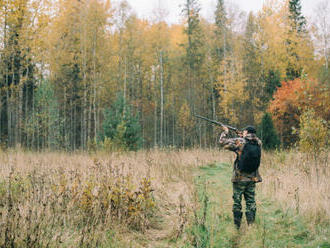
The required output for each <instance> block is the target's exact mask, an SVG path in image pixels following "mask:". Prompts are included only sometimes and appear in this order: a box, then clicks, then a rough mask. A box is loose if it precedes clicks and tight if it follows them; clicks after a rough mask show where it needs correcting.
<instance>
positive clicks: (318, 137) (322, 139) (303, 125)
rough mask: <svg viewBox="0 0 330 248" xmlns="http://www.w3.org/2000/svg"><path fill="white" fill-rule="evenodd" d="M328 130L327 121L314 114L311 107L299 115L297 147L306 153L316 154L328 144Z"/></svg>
mask: <svg viewBox="0 0 330 248" xmlns="http://www.w3.org/2000/svg"><path fill="white" fill-rule="evenodd" d="M328 138H329V131H328V129H327V123H326V121H325V120H323V119H322V118H320V117H318V116H317V115H316V114H315V111H314V110H313V109H309V110H307V111H305V112H304V113H303V114H302V115H301V116H300V129H299V148H300V150H301V151H303V152H306V153H313V155H314V156H317V155H318V154H319V153H320V152H321V151H322V149H324V148H326V147H327V146H328Z"/></svg>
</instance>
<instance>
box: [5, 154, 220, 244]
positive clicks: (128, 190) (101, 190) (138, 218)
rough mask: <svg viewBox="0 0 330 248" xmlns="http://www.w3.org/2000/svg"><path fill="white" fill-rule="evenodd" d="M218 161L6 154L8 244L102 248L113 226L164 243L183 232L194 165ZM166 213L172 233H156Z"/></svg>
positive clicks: (178, 157) (179, 156)
mask: <svg viewBox="0 0 330 248" xmlns="http://www.w3.org/2000/svg"><path fill="white" fill-rule="evenodd" d="M218 158H219V152H217V151H211V150H210V151H205V150H194V151H156V150H153V151H145V152H144V151H141V152H137V153H123V154H121V153H111V154H104V153H99V154H94V155H87V154H82V153H74V154H65V153H55V152H54V153H41V154H37V153H33V152H20V151H11V152H2V153H1V154H0V162H1V164H2V166H1V169H0V170H1V178H0V233H1V234H0V246H1V247H58V246H61V247H78V246H79V247H96V246H99V245H101V244H102V243H104V242H106V239H108V238H109V237H108V236H109V233H112V232H110V230H113V229H117V230H118V229H120V232H121V233H123V232H124V233H128V232H130V230H137V231H139V232H140V233H145V235H147V236H148V234H150V235H151V236H152V238H153V239H155V240H157V237H158V238H164V237H166V236H168V235H171V233H173V230H175V229H182V224H183V223H181V222H182V221H181V222H180V221H179V220H180V215H182V213H183V212H184V208H185V206H187V205H188V202H189V201H190V200H189V197H190V195H191V192H192V190H193V189H192V187H193V183H192V174H191V168H192V167H197V166H199V165H204V164H208V163H214V162H215V161H216V160H218ZM166 210H168V211H167V214H164V215H163V216H161V217H164V219H165V220H166V217H168V218H167V219H168V220H167V222H168V223H166V224H167V225H166V226H168V228H167V230H163V231H160V232H157V231H156V232H151V231H150V230H153V225H155V223H154V218H155V216H157V215H159V212H161V213H163V212H166ZM169 216H172V217H171V218H170V217H169ZM182 218H183V217H182V216H181V219H182ZM183 219H184V218H183ZM175 220H176V221H175ZM164 231H165V233H164ZM148 232H149V233H148ZM128 237H129V236H127V235H126V237H125V238H126V239H127V238H128ZM142 246H143V245H142Z"/></svg>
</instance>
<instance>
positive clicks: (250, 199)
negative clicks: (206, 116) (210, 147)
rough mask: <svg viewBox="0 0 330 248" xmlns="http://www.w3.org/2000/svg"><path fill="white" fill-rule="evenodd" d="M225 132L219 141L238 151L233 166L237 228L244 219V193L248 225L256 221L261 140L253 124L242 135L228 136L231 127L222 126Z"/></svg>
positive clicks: (234, 207)
mask: <svg viewBox="0 0 330 248" xmlns="http://www.w3.org/2000/svg"><path fill="white" fill-rule="evenodd" d="M222 127H223V129H224V132H222V133H221V135H220V138H219V143H220V144H221V145H223V146H224V148H225V149H227V150H230V151H233V152H235V153H236V159H235V162H234V166H233V176H232V180H231V181H232V183H233V200H234V204H233V216H234V224H235V226H236V228H237V229H239V228H240V226H241V220H242V215H243V213H242V204H241V202H242V195H244V199H245V203H246V210H245V216H246V220H247V223H248V225H251V224H253V223H254V220H255V216H256V210H257V208H256V201H255V188H256V183H258V182H261V181H262V178H261V176H260V174H259V172H258V168H259V165H260V157H261V141H260V140H259V139H258V137H257V136H256V130H255V128H254V127H253V126H247V127H246V128H244V129H243V133H242V137H238V138H227V137H226V136H227V135H228V133H229V129H228V127H226V126H222Z"/></svg>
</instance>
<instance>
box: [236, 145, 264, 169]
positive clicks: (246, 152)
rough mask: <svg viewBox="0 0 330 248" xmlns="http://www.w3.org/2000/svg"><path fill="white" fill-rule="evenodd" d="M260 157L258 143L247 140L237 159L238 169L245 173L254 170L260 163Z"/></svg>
mask: <svg viewBox="0 0 330 248" xmlns="http://www.w3.org/2000/svg"><path fill="white" fill-rule="evenodd" d="M260 157H261V148H260V146H259V145H258V143H257V142H254V141H249V140H248V141H247V143H246V144H245V145H244V147H243V151H242V154H241V156H240V159H239V161H238V168H239V170H240V171H242V172H247V173H251V172H254V171H256V170H257V169H258V168H259V165H260Z"/></svg>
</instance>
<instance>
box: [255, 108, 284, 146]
mask: <svg viewBox="0 0 330 248" xmlns="http://www.w3.org/2000/svg"><path fill="white" fill-rule="evenodd" d="M258 137H260V138H261V140H262V146H263V148H264V149H265V150H271V149H275V148H277V147H278V146H279V145H280V140H279V138H278V135H277V133H276V130H275V128H274V124H273V120H272V117H271V115H270V114H269V113H265V114H264V116H263V117H262V120H261V123H260V125H259V128H258Z"/></svg>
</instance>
